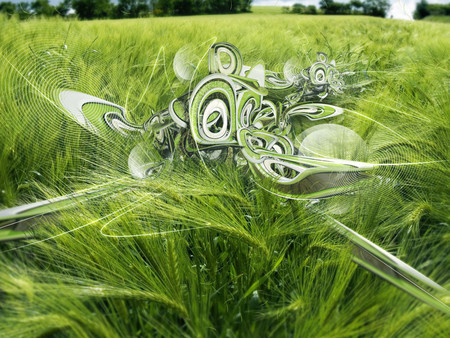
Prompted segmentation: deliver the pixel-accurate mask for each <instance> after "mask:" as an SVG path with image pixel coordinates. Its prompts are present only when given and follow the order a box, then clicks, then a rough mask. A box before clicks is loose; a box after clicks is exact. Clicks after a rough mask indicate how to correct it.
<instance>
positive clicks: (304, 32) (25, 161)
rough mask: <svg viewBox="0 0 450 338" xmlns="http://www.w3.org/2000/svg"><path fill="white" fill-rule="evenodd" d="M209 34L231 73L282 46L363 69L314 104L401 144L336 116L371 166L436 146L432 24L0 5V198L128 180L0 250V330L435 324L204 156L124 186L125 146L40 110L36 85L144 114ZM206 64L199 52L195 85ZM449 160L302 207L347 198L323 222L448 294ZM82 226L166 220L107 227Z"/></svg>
mask: <svg viewBox="0 0 450 338" xmlns="http://www.w3.org/2000/svg"><path fill="white" fill-rule="evenodd" d="M254 9H256V7H254ZM213 37H215V38H216V39H217V41H228V42H230V43H233V44H234V45H236V46H238V48H239V49H240V50H241V52H242V55H243V57H244V63H245V64H248V65H256V64H258V63H264V65H265V66H266V69H271V70H275V71H282V69H283V64H284V63H285V62H286V61H287V60H288V59H289V58H291V57H293V56H298V58H299V59H300V60H301V62H302V64H303V65H304V67H308V66H309V65H310V62H311V60H314V59H315V54H316V52H318V51H323V52H325V53H327V54H328V55H329V56H330V58H332V59H333V58H334V59H336V62H337V65H338V68H339V69H340V70H341V71H345V70H348V71H356V72H357V74H356V76H355V77H353V78H354V79H355V80H354V81H364V82H367V81H370V84H368V85H366V86H365V90H364V91H357V92H356V91H348V92H346V93H345V94H343V95H341V96H339V97H331V98H329V99H327V101H326V102H328V103H333V104H336V105H340V106H343V107H346V108H348V109H352V110H354V111H357V112H360V113H362V114H364V115H366V116H368V117H370V118H372V119H375V120H377V121H378V122H380V123H383V124H384V125H386V126H389V128H391V129H392V130H394V131H395V132H396V133H399V134H400V135H401V136H402V137H403V139H402V138H400V137H399V136H396V135H394V134H392V133H391V132H389V131H388V130H387V129H385V128H381V127H380V126H379V125H378V124H376V123H372V122H370V121H369V120H367V119H358V118H355V117H354V116H353V117H352V115H348V116H347V115H346V117H345V119H344V120H343V121H342V123H343V124H345V125H347V126H348V127H351V128H352V129H353V130H355V131H356V132H357V133H358V134H359V135H361V136H362V137H363V138H364V139H365V140H366V142H367V144H368V147H369V149H370V156H369V160H370V161H374V162H378V163H382V162H389V161H391V162H392V161H396V162H418V161H441V160H447V159H448V158H449V148H448V140H449V126H450V121H449V120H450V116H449V111H448V107H449V106H450V98H449V97H450V96H449V95H448V94H449V93H448V78H449V75H450V72H449V64H450V63H449V54H448V50H449V48H450V36H449V32H448V29H447V27H446V26H445V25H440V24H434V23H429V22H404V21H396V20H383V19H377V18H368V17H351V18H349V17H322V16H314V17H311V16H308V17H306V16H293V15H280V16H270V17H269V16H267V15H263V14H242V15H235V16H199V17H179V18H151V19H136V20H116V21H90V22H78V21H71V22H65V21H62V20H56V19H55V20H32V21H29V22H17V21H14V20H9V21H8V20H7V19H6V18H4V17H0V51H1V55H2V56H1V58H2V62H1V63H0V121H1V125H2V127H1V128H0V163H1V165H0V187H1V189H0V191H1V194H0V203H1V205H2V206H3V207H4V208H6V207H11V206H15V205H20V204H22V203H27V202H33V201H36V200H41V199H44V198H51V197H56V196H59V195H62V194H65V193H69V192H73V191H75V190H79V189H84V188H88V187H91V186H95V185H99V184H105V183H107V182H114V183H111V185H120V186H121V187H123V186H125V187H127V188H128V189H126V190H123V189H122V190H118V191H117V193H116V194H114V195H112V196H111V197H108V198H102V199H101V200H93V201H91V202H84V203H80V205H79V206H78V207H77V208H74V209H72V210H69V211H64V212H61V213H60V214H59V215H58V216H57V218H47V219H46V220H42V221H41V222H40V223H39V224H38V226H37V227H36V228H35V230H34V236H36V238H38V239H46V238H49V237H50V236H55V235H58V234H61V233H63V232H65V231H70V230H73V229H77V228H80V227H81V228H80V229H79V230H76V231H72V232H70V233H67V234H66V235H63V236H58V237H55V238H53V239H51V240H48V241H44V242H40V243H36V244H34V245H30V246H27V247H23V248H20V249H17V250H14V251H6V250H8V249H15V248H17V247H18V246H20V245H24V244H27V243H30V244H31V243H32V242H33V240H30V241H29V242H25V241H22V242H16V241H14V242H7V243H1V244H0V250H1V251H2V252H1V253H0V318H1V320H0V332H1V334H0V335H4V336H6V337H15V336H21V337H33V336H55V337H60V336H69V337H71V336H79V337H91V336H102V337H103V336H108V337H115V336H164V337H167V336H198V337H201V336H220V337H235V336H240V337H247V336H249V337H250V336H277V337H278V336H281V337H288V336H296V337H357V336H377V337H392V336H401V337H405V336H406V337H430V336H434V337H444V336H446V334H445V332H449V330H450V322H449V320H448V317H446V316H445V315H444V314H442V313H440V312H438V311H437V310H434V309H433V308H431V307H429V306H427V305H425V304H422V303H420V302H418V301H417V300H415V299H414V298H412V297H410V296H409V295H407V294H405V293H403V292H401V291H400V290H397V289H396V288H394V287H393V286H391V285H389V284H387V283H386V282H384V281H383V280H381V279H379V278H378V277H376V276H373V275H372V274H370V273H368V272H367V271H365V270H363V269H361V268H358V267H357V265H355V264H354V263H352V262H351V258H350V256H351V248H350V247H349V243H348V242H347V241H346V240H344V239H342V238H341V237H339V235H338V234H336V233H334V232H333V231H331V228H330V227H329V226H328V225H327V222H326V220H324V219H323V218H322V217H321V216H320V215H319V214H318V213H317V212H316V211H315V210H317V209H315V208H311V207H310V206H309V204H308V202H305V201H292V200H291V201H286V200H284V199H282V198H279V197H277V196H275V195H273V194H270V193H268V192H266V191H265V190H263V189H261V188H259V187H258V186H257V185H255V184H254V182H253V181H252V180H251V175H250V174H249V173H248V172H247V171H246V170H245V169H242V168H237V167H236V166H235V165H234V164H233V161H231V160H227V161H224V162H223V163H219V164H215V163H208V164H207V166H206V167H205V165H203V163H202V162H200V161H199V160H196V159H185V161H179V160H176V161H174V162H173V164H172V165H171V167H170V170H169V171H167V172H166V173H165V174H164V175H162V176H161V177H160V178H158V179H156V180H146V181H137V180H133V179H131V178H129V176H128V173H127V163H126V160H127V154H128V152H129V150H130V148H131V146H132V144H130V143H129V142H119V141H118V140H112V141H104V140H102V139H99V138H98V137H96V136H94V135H90V134H89V133H88V132H87V131H84V130H82V129H81V128H80V127H79V126H78V125H77V124H76V123H74V122H72V121H70V120H68V118H67V117H66V116H65V115H64V114H62V113H61V112H60V111H59V110H58V109H56V108H55V107H54V105H53V104H52V103H51V100H52V99H51V97H52V96H51V95H52V90H53V89H54V88H56V87H58V88H61V87H63V88H64V87H67V88H71V89H73V90H79V91H83V92H86V93H89V94H92V95H94V96H98V97H102V98H105V99H108V100H110V101H112V102H115V103H117V104H120V105H122V106H125V107H127V109H128V110H129V115H130V117H131V118H132V119H133V120H135V121H137V122H142V121H145V120H146V119H147V118H149V116H150V115H151V111H152V110H154V111H158V110H161V109H164V108H165V107H167V105H168V104H169V102H170V101H171V100H172V99H173V98H174V97H177V96H180V95H181V94H182V93H184V92H186V91H187V90H188V88H189V84H186V83H180V82H179V81H178V80H176V77H175V75H174V72H173V70H172V64H171V62H172V60H173V57H174V55H175V53H176V51H177V50H178V49H179V48H181V47H182V46H184V45H186V44H188V43H192V44H193V45H196V46H199V50H200V51H203V52H206V51H207V46H208V43H211V41H212V40H211V39H212V38H213ZM202 44H203V45H202ZM64 45H65V46H66V47H64ZM161 47H164V51H165V66H166V71H164V67H163V62H162V61H161V58H160V59H159V61H158V62H157V64H156V67H155V71H154V72H153V76H152V79H151V81H149V79H150V76H151V74H152V71H153V69H154V66H155V60H156V59H157V56H158V53H159V55H160V56H161V55H162V54H161V53H162V52H161V51H160V48H161ZM6 60H7V61H6ZM19 72H20V73H21V74H23V76H24V77H25V78H26V80H25V78H24V77H22V76H21V75H19ZM205 74H207V66H206V64H205V63H203V64H202V65H201V67H200V69H199V75H198V78H197V79H199V78H201V76H204V75H205ZM350 79H351V78H350ZM38 90H39V92H38ZM143 93H145V95H143ZM47 98H49V100H47ZM141 98H142V100H141ZM304 127H305V123H304V122H300V121H298V122H297V124H296V130H297V131H298V130H299V129H300V128H304ZM448 168H449V167H448V163H447V162H442V161H441V162H436V163H432V164H428V165H416V166H408V167H402V166H399V167H393V168H389V167H386V168H385V169H382V170H380V172H379V174H380V175H381V174H382V175H384V176H387V177H389V178H390V179H385V180H383V181H379V182H377V183H376V184H373V185H372V186H368V187H366V189H363V190H361V191H358V192H356V193H355V194H354V195H352V196H351V198H350V197H346V196H341V197H336V198H333V199H330V200H328V201H325V202H321V204H320V205H319V207H321V205H322V204H324V206H323V208H330V209H332V208H333V207H335V208H336V207H337V208H341V206H342V205H348V211H347V212H344V213H343V214H341V215H339V216H336V217H338V218H339V220H340V221H342V222H343V223H344V224H346V225H348V226H350V227H351V228H353V229H354V230H356V231H358V232H359V233H361V234H362V235H364V236H366V237H368V238H369V239H370V240H372V241H374V242H375V243H377V244H378V245H380V246H383V247H384V248H385V249H387V250H389V251H391V252H392V253H394V254H395V255H397V256H398V257H399V258H401V259H402V260H404V261H405V262H407V263H408V264H410V265H412V266H414V267H415V268H417V269H418V270H419V271H421V272H423V273H424V274H426V275H427V276H430V277H431V278H432V279H434V280H435V281H437V282H438V283H440V284H442V285H444V286H445V287H446V288H447V289H449V288H450V273H449V271H450V269H449V255H448V248H449V244H450V232H449V221H450V220H449V213H448V206H449V201H450V199H449V190H448V187H449V186H450V184H449V183H450V182H449V177H450V175H449V174H450V173H449V169H448ZM118 180H119V181H118ZM319 210H320V209H319ZM127 211H128V212H127ZM85 225H86V226H85ZM101 229H103V233H104V234H106V235H114V234H116V235H136V234H137V235H142V234H146V233H154V232H155V231H156V232H158V231H172V230H176V231H174V232H170V233H167V234H160V235H152V236H140V237H132V238H115V237H105V236H104V235H103V234H102V232H101ZM180 230H181V231H180ZM188 230H189V231H188ZM440 296H442V295H440ZM444 296H445V295H444ZM444 301H445V302H446V303H447V304H449V303H450V299H449V296H448V295H447V296H445V297H444Z"/></svg>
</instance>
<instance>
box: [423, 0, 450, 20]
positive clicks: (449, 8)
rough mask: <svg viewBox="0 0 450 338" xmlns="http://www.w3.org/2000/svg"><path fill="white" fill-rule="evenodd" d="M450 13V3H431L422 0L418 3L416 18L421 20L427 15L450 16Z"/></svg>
mask: <svg viewBox="0 0 450 338" xmlns="http://www.w3.org/2000/svg"><path fill="white" fill-rule="evenodd" d="M448 15H450V3H448V4H429V3H428V2H427V1H426V0H421V1H420V2H419V3H417V5H416V10H415V11H414V19H416V20H420V19H423V18H426V17H427V16H448Z"/></svg>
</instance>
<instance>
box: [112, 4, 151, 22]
mask: <svg viewBox="0 0 450 338" xmlns="http://www.w3.org/2000/svg"><path fill="white" fill-rule="evenodd" d="M115 12H116V13H115V16H116V17H118V18H139V17H144V16H148V14H149V13H150V3H149V1H147V0H119V3H118V4H117V7H116V11H115Z"/></svg>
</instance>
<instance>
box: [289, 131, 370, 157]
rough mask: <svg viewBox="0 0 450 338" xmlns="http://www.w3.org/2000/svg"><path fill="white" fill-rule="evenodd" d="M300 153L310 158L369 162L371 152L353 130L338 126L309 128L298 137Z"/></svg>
mask: <svg viewBox="0 0 450 338" xmlns="http://www.w3.org/2000/svg"><path fill="white" fill-rule="evenodd" d="M297 142H298V143H299V144H300V146H299V152H300V153H301V154H303V155H305V156H309V157H324V158H334V159H342V160H350V161H361V162H364V161H367V159H368V155H369V151H368V147H367V145H366V143H365V142H364V140H363V139H362V138H361V137H360V136H359V135H358V134H357V133H355V132H354V131H353V130H351V129H349V128H347V127H344V126H341V125H338V124H321V125H318V126H314V127H311V128H308V129H307V130H305V131H304V132H302V133H301V134H300V135H299V136H298V137H297Z"/></svg>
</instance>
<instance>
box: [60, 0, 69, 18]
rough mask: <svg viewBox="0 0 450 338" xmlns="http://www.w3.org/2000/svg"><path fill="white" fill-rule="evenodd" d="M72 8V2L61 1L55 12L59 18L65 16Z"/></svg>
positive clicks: (67, 0)
mask: <svg viewBox="0 0 450 338" xmlns="http://www.w3.org/2000/svg"><path fill="white" fill-rule="evenodd" d="M71 8H72V0H63V1H62V2H60V3H59V5H58V6H56V12H57V13H58V14H59V15H61V16H67V15H68V14H69V11H70V10H71Z"/></svg>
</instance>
